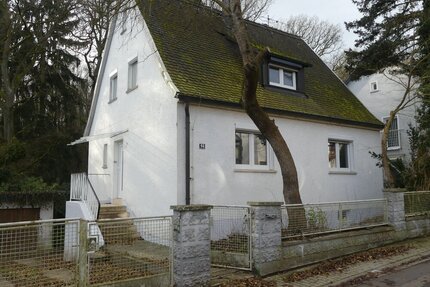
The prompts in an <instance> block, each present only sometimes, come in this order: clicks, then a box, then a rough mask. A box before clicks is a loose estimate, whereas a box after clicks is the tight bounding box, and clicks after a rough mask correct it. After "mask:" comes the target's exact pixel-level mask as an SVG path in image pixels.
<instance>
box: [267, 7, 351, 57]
mask: <svg viewBox="0 0 430 287" xmlns="http://www.w3.org/2000/svg"><path fill="white" fill-rule="evenodd" d="M272 26H274V27H275V28H277V29H279V30H282V31H285V32H288V33H291V34H294V35H297V36H300V37H301V38H303V40H305V42H306V43H307V44H308V45H309V46H310V47H311V48H312V49H313V50H314V51H315V53H316V54H317V55H318V56H320V57H322V58H324V59H325V60H326V61H327V62H328V63H330V62H329V61H328V60H329V59H330V58H329V57H332V56H335V57H339V55H338V54H339V52H340V51H341V49H342V46H343V42H342V28H341V27H340V25H335V24H332V23H330V22H328V21H324V20H321V19H319V18H318V17H317V16H313V17H310V16H306V15H298V16H291V17H290V18H288V19H286V20H281V21H275V22H274V24H272Z"/></svg>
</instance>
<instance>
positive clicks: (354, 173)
mask: <svg viewBox="0 0 430 287" xmlns="http://www.w3.org/2000/svg"><path fill="white" fill-rule="evenodd" d="M328 173H329V174H349V175H356V174H357V172H355V171H352V170H330V171H329V172H328Z"/></svg>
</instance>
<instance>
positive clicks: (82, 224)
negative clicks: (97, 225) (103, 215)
mask: <svg viewBox="0 0 430 287" xmlns="http://www.w3.org/2000/svg"><path fill="white" fill-rule="evenodd" d="M78 265H79V266H78V275H79V283H78V286H79V287H86V286H88V273H89V268H88V267H89V266H88V222H87V221H86V220H82V219H81V220H79V258H78Z"/></svg>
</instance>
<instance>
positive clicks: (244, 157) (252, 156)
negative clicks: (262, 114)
mask: <svg viewBox="0 0 430 287" xmlns="http://www.w3.org/2000/svg"><path fill="white" fill-rule="evenodd" d="M236 165H247V166H251V167H252V166H267V165H268V146H267V140H266V139H265V138H264V137H263V136H262V135H261V134H260V133H258V132H250V131H241V130H236Z"/></svg>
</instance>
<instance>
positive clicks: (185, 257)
mask: <svg viewBox="0 0 430 287" xmlns="http://www.w3.org/2000/svg"><path fill="white" fill-rule="evenodd" d="M170 208H171V209H173V281H174V285H175V286H178V287H182V286H209V284H210V278H211V274H210V272H211V261H210V227H209V221H210V210H211V208H212V206H209V205H178V206H171V207H170Z"/></svg>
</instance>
